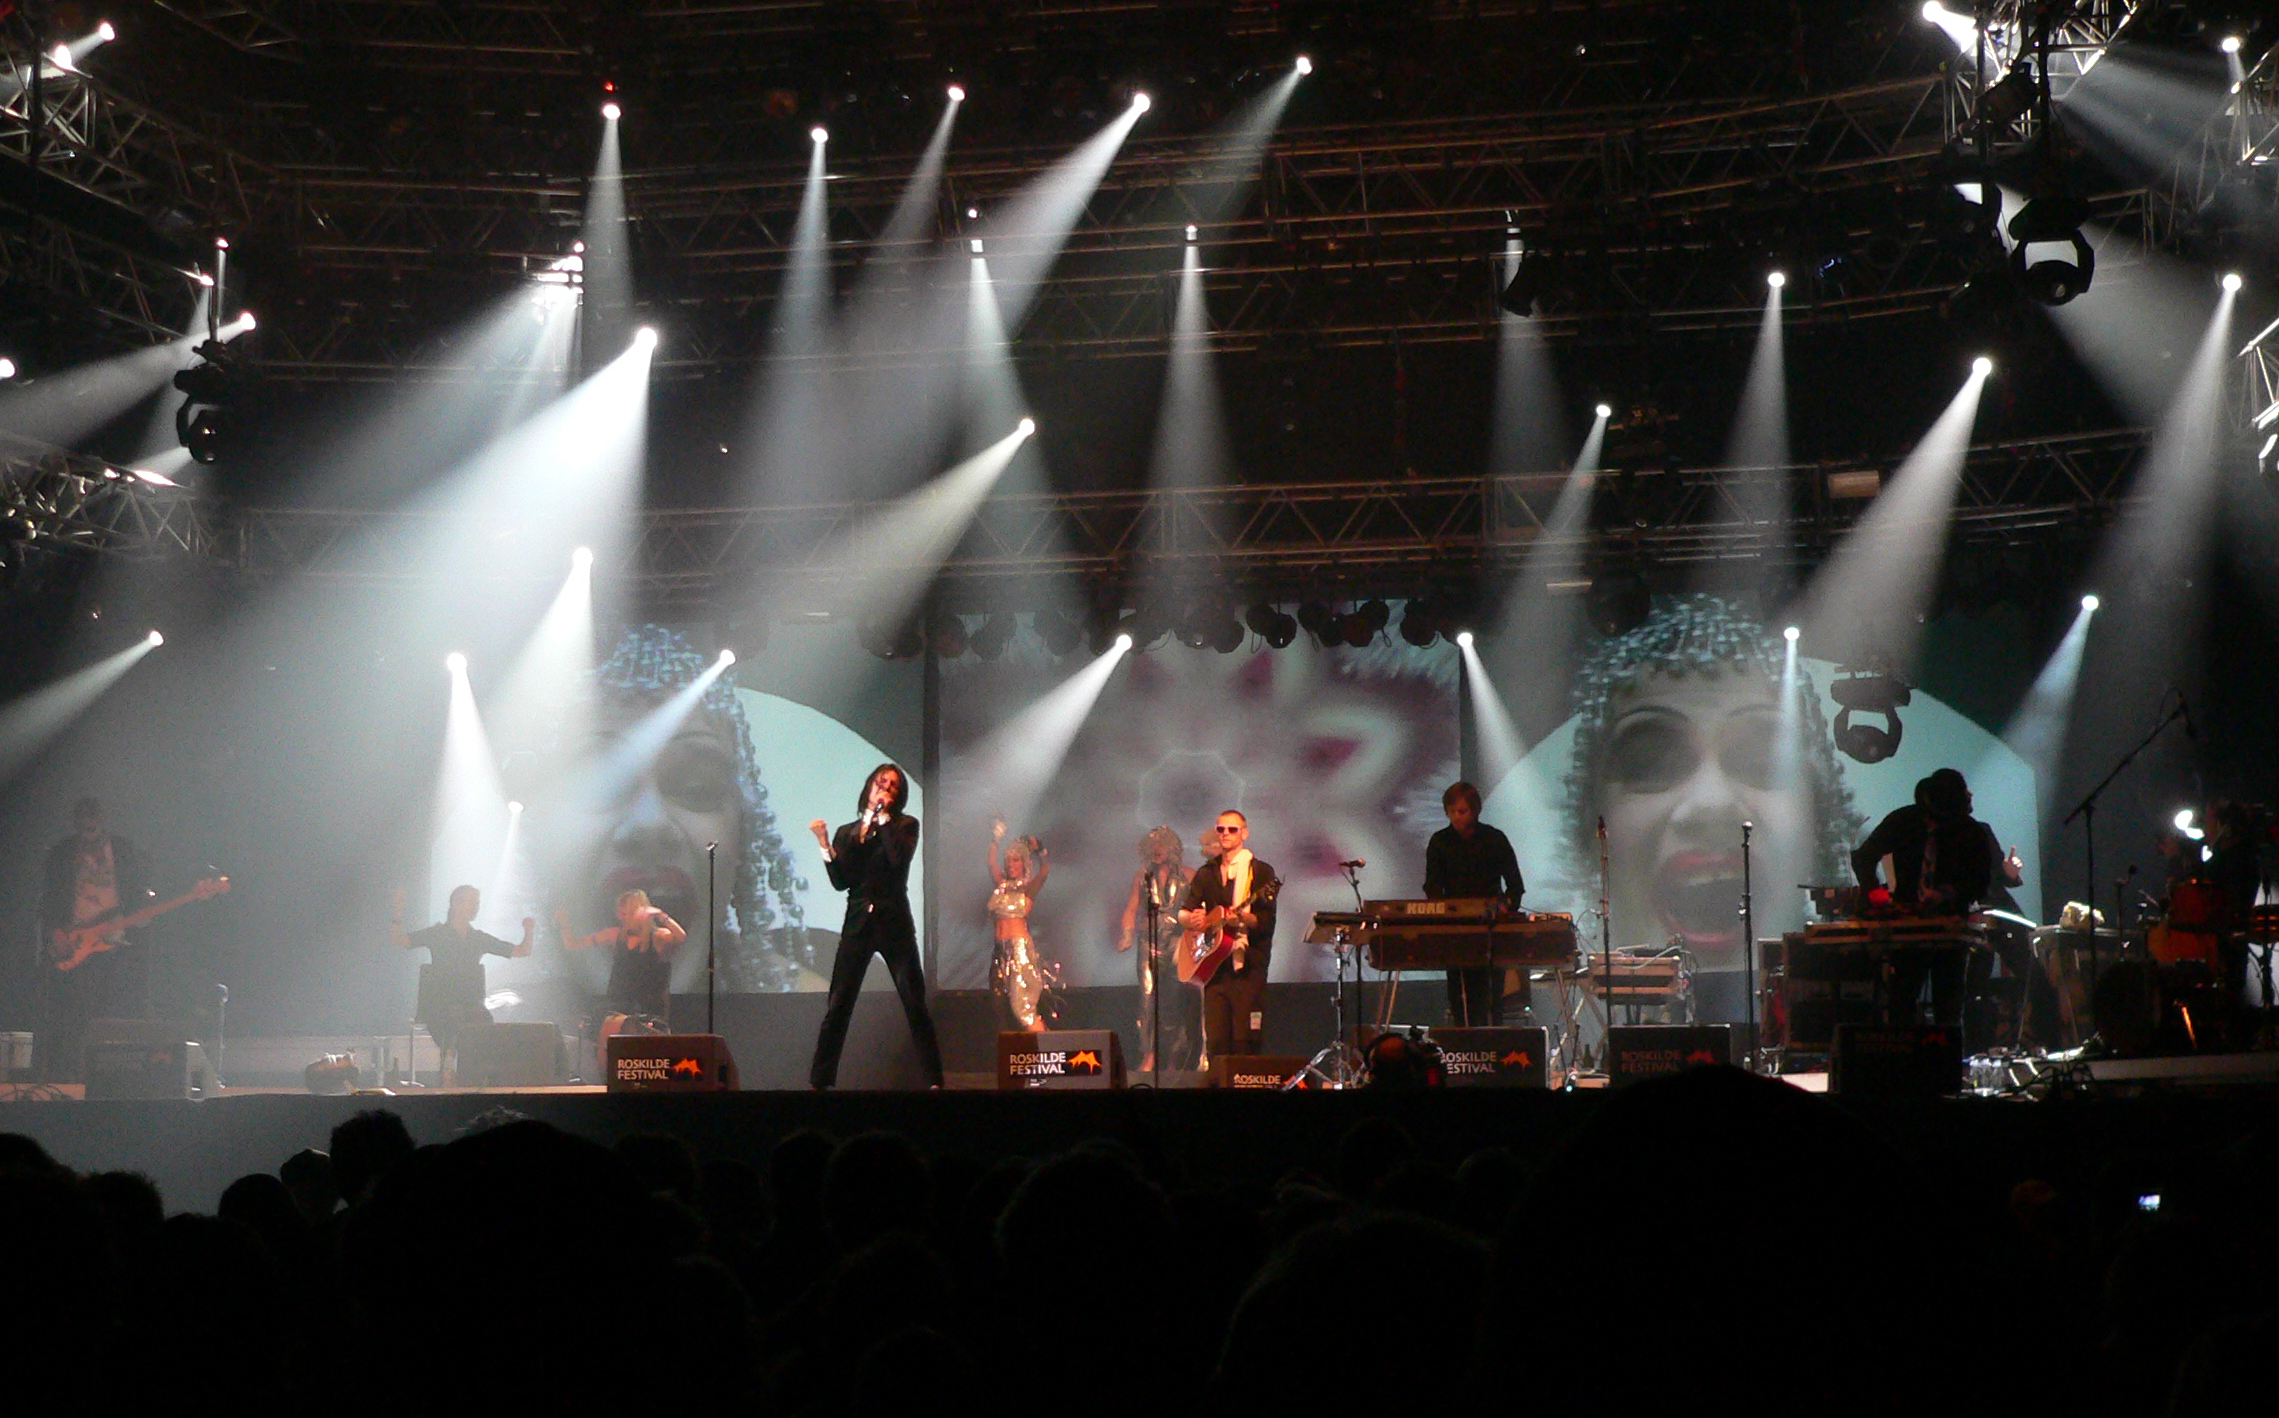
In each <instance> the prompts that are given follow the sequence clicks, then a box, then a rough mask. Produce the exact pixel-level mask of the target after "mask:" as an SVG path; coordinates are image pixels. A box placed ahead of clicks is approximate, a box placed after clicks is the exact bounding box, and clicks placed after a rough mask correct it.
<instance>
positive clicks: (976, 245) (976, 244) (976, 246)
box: [967, 236, 981, 256]
mask: <svg viewBox="0 0 2279 1418" xmlns="http://www.w3.org/2000/svg"><path fill="white" fill-rule="evenodd" d="M967 244H968V245H969V246H971V247H972V248H973V254H974V255H976V256H979V255H980V254H981V238H980V237H978V236H977V237H975V238H974V239H973V240H972V241H971V242H969V243H967Z"/></svg>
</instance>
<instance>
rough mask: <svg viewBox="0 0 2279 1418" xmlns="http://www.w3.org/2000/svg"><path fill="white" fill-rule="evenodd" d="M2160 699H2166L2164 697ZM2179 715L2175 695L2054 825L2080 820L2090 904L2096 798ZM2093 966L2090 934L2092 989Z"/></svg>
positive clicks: (2180, 701) (2093, 982) (2093, 899)
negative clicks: (2157, 718)
mask: <svg viewBox="0 0 2279 1418" xmlns="http://www.w3.org/2000/svg"><path fill="white" fill-rule="evenodd" d="M2163 702H2164V703H2165V702H2166V700H2165V697H2164V699H2163ZM2182 718H2184V696H2183V695H2181V694H2179V695H2177V696H2176V705H2175V707H2174V708H2172V709H2170V710H2169V711H2168V712H2167V713H2166V714H2164V715H2162V716H2161V719H2160V722H2158V723H2156V724H2154V725H2153V726H2152V728H2151V729H2150V730H2148V731H2147V732H2146V734H2145V736H2144V737H2143V738H2141V739H2139V740H2137V745H2136V747H2134V748H2132V749H2130V750H2129V751H2128V752H2127V753H2124V754H2122V755H2121V759H2120V762H2118V763H2115V764H2114V765H2113V771H2112V772H2110V773H2107V774H2106V775H2105V776H2104V778H2102V779H2101V780H2099V782H2098V784H2097V786H2096V787H2094V788H2091V789H2090V790H2089V792H2088V794H2087V796H2085V797H2083V798H2082V800H2081V801H2080V802H2079V803H2077V804H2075V805H2074V809H2073V811H2071V812H2069V813H2067V814H2066V815H2065V820H2064V821H2062V822H2060V823H2059V824H2058V826H2059V827H2066V826H2070V825H2071V824H2072V822H2073V820H2074V819H2075V818H2077V817H2078V818H2080V819H2081V845H2082V853H2083V857H2084V862H2083V865H2084V867H2085V868H2086V870H2084V872H2083V873H2082V879H2083V880H2085V881H2086V882H2088V884H2089V904H2090V905H2091V906H2092V907H2094V906H2095V905H2096V904H2097V799H2099V798H2101V797H2103V796H2104V795H2105V790H2106V789H2107V788H2110V787H2111V786H2113V780H2114V779H2116V778H2118V777H2120V776H2121V774H2122V773H2124V772H2126V771H2127V769H2128V766H2129V765H2130V764H2132V763H2134V762H2136V758H2137V755H2138V754H2140V753H2142V752H2144V751H2145V750H2146V749H2147V748H2150V747H2151V746H2152V741H2153V740H2154V739H2156V738H2159V737H2160V736H2161V735H2162V734H2163V733H2165V732H2167V729H2168V726H2169V725H2170V724H2173V723H2176V722H2177V721H2178V720H2180V719H2182ZM2130 870H2131V871H2132V872H2133V871H2134V870H2135V868H2134V867H2132V868H2130ZM2120 923H2121V922H2120V916H2119V914H2118V913H2117V912H2116V913H2115V915H2114V917H2113V924H2114V925H2116V926H2118V925H2119V924H2120ZM2097 967H2098V961H2097V937H2096V935H2095V934H2094V933H2092V934H2091V935H2090V937H2089V985H2090V989H2091V990H2092V991H2094V990H2095V989H2096V986H2097V973H2098V969H2097Z"/></svg>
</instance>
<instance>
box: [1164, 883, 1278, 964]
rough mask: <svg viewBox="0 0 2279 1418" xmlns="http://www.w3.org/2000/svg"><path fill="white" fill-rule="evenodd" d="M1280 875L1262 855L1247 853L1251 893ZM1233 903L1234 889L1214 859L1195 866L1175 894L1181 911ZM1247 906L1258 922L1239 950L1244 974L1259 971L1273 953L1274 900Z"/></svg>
mask: <svg viewBox="0 0 2279 1418" xmlns="http://www.w3.org/2000/svg"><path fill="white" fill-rule="evenodd" d="M1281 879H1282V878H1281V876H1280V875H1279V874H1277V873H1276V872H1275V870H1274V868H1273V867H1271V866H1268V865H1267V864H1266V860H1265V859H1264V858H1263V857H1259V856H1256V855H1253V856H1252V857H1251V859H1250V891H1251V895H1253V896H1256V895H1257V894H1258V888H1259V887H1261V886H1263V885H1264V884H1266V883H1267V882H1270V881H1271V882H1277V883H1278V882H1280V881H1281ZM1233 904H1234V892H1233V890H1232V888H1231V885H1230V883H1229V882H1228V881H1227V879H1226V876H1225V874H1224V872H1223V871H1222V870H1221V868H1220V864H1219V863H1218V862H1216V861H1211V862H1205V863H1204V864H1203V865H1202V866H1201V867H1200V868H1199V869H1197V871H1196V872H1195V875H1194V876H1193V877H1192V878H1190V879H1189V880H1188V882H1187V890H1186V891H1185V892H1184V893H1182V894H1181V896H1180V897H1179V909H1180V910H1182V911H1206V910H1209V909H1210V908H1211V907H1213V906H1232V905H1233ZM1250 910H1251V914H1252V915H1254V916H1256V917H1258V924H1257V926H1256V927H1254V928H1253V929H1252V930H1251V931H1250V944H1249V945H1248V946H1246V947H1245V948H1244V950H1243V958H1244V964H1243V973H1244V974H1245V975H1255V974H1260V973H1263V972H1264V971H1265V969H1266V966H1267V963H1268V961H1269V960H1270V959H1271V958H1272V957H1273V953H1274V903H1273V902H1271V901H1268V902H1265V903H1263V904H1254V905H1253V906H1252V907H1251V908H1250Z"/></svg>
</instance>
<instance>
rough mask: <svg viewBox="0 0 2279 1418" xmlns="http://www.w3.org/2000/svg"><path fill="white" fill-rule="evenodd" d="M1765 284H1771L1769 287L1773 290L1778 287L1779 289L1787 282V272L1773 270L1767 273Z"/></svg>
mask: <svg viewBox="0 0 2279 1418" xmlns="http://www.w3.org/2000/svg"><path fill="white" fill-rule="evenodd" d="M1765 284H1766V285H1768V286H1771V287H1772V288H1773V289H1774V290H1779V289H1780V288H1781V287H1782V286H1785V285H1787V284H1788V272H1786V271H1774V272H1772V273H1771V274H1769V275H1767V276H1766V277H1765Z"/></svg>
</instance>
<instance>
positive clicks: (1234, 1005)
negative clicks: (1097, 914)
mask: <svg viewBox="0 0 2279 1418" xmlns="http://www.w3.org/2000/svg"><path fill="white" fill-rule="evenodd" d="M1211 834H1212V836H1214V837H1215V838H1217V839H1218V841H1217V845H1218V846H1219V848H1220V851H1219V856H1218V859H1217V860H1216V861H1213V862H1206V863H1205V864H1204V865H1203V866H1202V868H1201V869H1199V870H1198V871H1197V872H1196V873H1195V875H1194V878H1193V879H1192V880H1190V881H1189V882H1188V883H1187V890H1186V891H1185V892H1184V893H1183V894H1182V895H1181V896H1180V898H1179V924H1180V925H1182V926H1184V927H1186V928H1187V930H1189V931H1207V930H1208V929H1210V928H1211V927H1213V926H1217V927H1219V928H1220V930H1221V931H1222V932H1223V933H1225V934H1226V935H1228V936H1231V949H1230V951H1229V953H1228V955H1227V959H1226V961H1225V963H1224V964H1222V965H1220V966H1219V968H1218V970H1217V971H1216V972H1215V973H1213V974H1212V975H1211V977H1210V978H1209V980H1207V981H1206V982H1205V983H1204V985H1203V1052H1204V1055H1205V1057H1206V1058H1220V1057H1224V1056H1228V1055H1234V1054H1255V1053H1257V1052H1258V1051H1259V1049H1260V1048H1261V1047H1262V1046H1263V1041H1264V1039H1265V1037H1266V974H1267V967H1268V966H1269V964H1271V963H1272V960H1273V955H1274V902H1273V894H1274V891H1275V889H1277V888H1278V887H1279V886H1280V884H1281V879H1280V878H1279V877H1277V876H1276V875H1275V874H1274V868H1273V867H1271V866H1269V865H1267V864H1266V863H1265V862H1262V861H1260V860H1259V859H1258V858H1256V857H1254V856H1252V855H1251V852H1250V845H1249V843H1250V820H1249V819H1248V818H1246V817H1244V816H1243V815H1242V814H1241V813H1239V812H1236V811H1234V810H1233V809H1231V808H1230V809H1228V810H1227V811H1225V812H1222V813H1220V814H1219V816H1218V821H1217V822H1216V823H1215V824H1214V825H1213V826H1212V828H1211Z"/></svg>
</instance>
